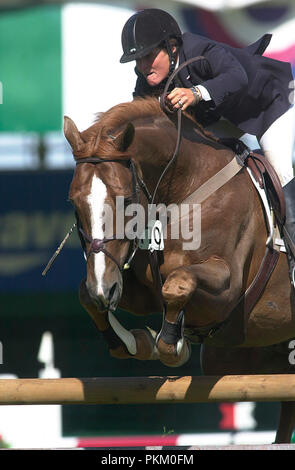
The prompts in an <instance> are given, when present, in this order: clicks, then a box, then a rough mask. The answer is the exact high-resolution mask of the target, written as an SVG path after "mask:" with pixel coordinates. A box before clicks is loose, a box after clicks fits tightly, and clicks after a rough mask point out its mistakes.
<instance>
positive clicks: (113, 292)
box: [64, 117, 134, 311]
mask: <svg viewBox="0 0 295 470" xmlns="http://www.w3.org/2000/svg"><path fill="white" fill-rule="evenodd" d="M96 127H97V126H96ZM92 131H94V129H92ZM64 132H65V136H66V138H67V140H68V142H69V143H70V145H71V147H72V150H73V155H74V158H75V160H76V164H77V166H76V169H75V173H74V177H73V181H72V184H71V187H70V192H69V199H70V200H71V202H72V203H73V205H74V207H75V211H76V216H77V222H78V228H79V236H80V239H81V242H82V246H83V249H84V255H85V257H86V259H87V280H86V287H87V290H88V293H89V295H90V296H91V298H92V299H93V301H94V302H95V303H96V304H97V306H98V307H99V309H100V310H101V311H104V310H111V311H112V310H115V309H116V307H117V305H118V302H119V300H120V297H121V294H122V287H123V286H122V269H123V267H124V263H125V260H126V258H127V255H128V252H129V247H130V240H128V239H126V237H125V234H124V232H123V234H122V235H120V233H117V232H118V230H117V231H116V226H117V229H118V225H119V220H118V219H119V217H118V214H117V212H116V200H117V198H119V200H120V201H121V203H122V204H123V208H124V205H125V204H126V202H127V201H129V200H130V198H131V197H132V193H131V191H132V185H133V182H132V177H133V174H132V171H130V159H129V156H128V154H127V149H128V147H129V146H130V144H131V142H132V140H133V135H134V128H133V126H132V125H131V124H128V125H127V126H126V127H125V128H124V129H123V130H121V131H120V132H118V133H117V135H116V136H113V135H111V134H109V133H107V132H104V129H100V130H99V132H98V133H97V134H96V133H93V132H91V131H90V132H84V133H80V132H79V131H78V129H77V127H76V125H75V123H74V122H73V121H72V120H71V119H70V118H69V117H65V123H64ZM110 154H111V155H112V159H111V160H110V159H108V158H107V155H110ZM81 163H83V165H82V164H81ZM123 224H124V221H123ZM119 231H120V230H119Z"/></svg>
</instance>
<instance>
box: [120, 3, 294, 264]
mask: <svg viewBox="0 0 295 470" xmlns="http://www.w3.org/2000/svg"><path fill="white" fill-rule="evenodd" d="M271 37H272V35H271V34H265V35H264V36H263V37H262V38H260V39H259V40H258V41H257V42H256V43H254V44H251V45H250V46H248V47H246V48H244V49H237V48H233V47H230V46H228V45H226V44H222V43H218V42H216V41H213V40H210V39H207V38H205V37H202V36H199V35H197V34H192V33H184V34H182V33H181V30H180V28H179V25H178V24H177V22H176V21H175V19H174V18H173V17H172V16H171V15H170V14H168V13H167V12H165V11H163V10H160V9H154V8H152V9H145V10H142V11H139V12H137V13H135V14H134V15H132V16H131V18H129V20H128V21H127V22H126V24H125V26H124V28H123V31H122V47H123V52H124V53H123V55H122V57H121V59H120V62H121V63H125V62H130V61H133V60H135V61H136V68H135V72H136V74H137V81H136V86H135V91H134V94H133V95H134V97H137V96H147V95H153V96H157V97H159V96H160V95H161V94H162V92H163V90H164V87H165V84H166V82H167V79H168V78H169V76H170V75H171V74H172V72H173V71H174V69H175V68H176V67H178V65H181V63H183V62H184V61H186V60H188V59H190V58H193V57H196V56H203V57H205V59H202V60H198V61H196V62H193V63H192V64H191V65H189V66H188V67H184V68H183V69H182V70H181V71H180V72H179V74H178V75H177V76H176V78H175V79H174V80H173V82H172V83H173V86H172V88H170V90H169V94H168V96H167V97H166V102H167V105H169V106H170V107H171V108H172V109H174V110H177V109H179V108H182V109H183V110H185V109H186V108H188V107H189V109H190V110H191V111H192V112H193V113H194V114H195V116H196V118H197V120H198V122H200V123H201V124H203V126H204V127H206V126H208V125H210V124H212V123H214V122H217V121H218V120H219V119H220V118H221V117H222V118H225V119H226V120H228V121H229V122H230V123H232V124H233V125H234V126H236V127H237V128H239V129H240V130H241V131H242V133H245V134H252V135H254V136H256V137H257V140H258V142H259V144H260V146H261V148H262V150H263V152H264V155H265V156H266V157H267V158H268V160H269V161H270V162H271V164H272V165H273V167H274V168H275V170H276V172H277V174H278V176H279V178H280V181H281V184H282V186H283V192H284V195H285V200H286V222H285V231H286V232H287V235H286V236H287V240H288V238H290V240H288V241H289V245H291V249H292V251H293V254H294V257H295V178H294V174H293V166H292V156H293V133H294V124H295V120H294V115H295V114H294V110H295V108H294V106H293V102H292V96H293V93H292V90H293V88H294V86H293V83H294V81H293V76H292V70H291V66H290V64H288V63H285V62H280V61H277V60H273V59H270V58H266V57H263V56H262V54H263V53H264V51H265V49H266V48H267V46H268V44H269V42H270V40H271ZM293 244H294V246H292V245H293Z"/></svg>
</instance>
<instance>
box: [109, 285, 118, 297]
mask: <svg viewBox="0 0 295 470" xmlns="http://www.w3.org/2000/svg"><path fill="white" fill-rule="evenodd" d="M116 288H117V283H116V282H115V284H113V285H112V287H111V288H110V292H109V300H111V299H112V297H113V295H114V293H115V290H116Z"/></svg>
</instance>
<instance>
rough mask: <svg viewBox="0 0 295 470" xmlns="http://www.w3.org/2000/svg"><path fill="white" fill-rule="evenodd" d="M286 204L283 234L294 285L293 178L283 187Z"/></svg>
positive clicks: (294, 190) (294, 224) (294, 191)
mask: <svg viewBox="0 0 295 470" xmlns="http://www.w3.org/2000/svg"><path fill="white" fill-rule="evenodd" d="M283 192H284V196H285V202H286V221H285V224H284V227H283V234H284V239H285V242H286V244H287V245H288V247H286V248H287V253H288V259H289V267H290V277H291V280H292V283H293V285H295V178H293V179H292V180H291V181H289V183H288V184H286V186H284V187H283ZM288 248H289V249H288Z"/></svg>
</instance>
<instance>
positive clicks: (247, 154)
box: [219, 138, 286, 229]
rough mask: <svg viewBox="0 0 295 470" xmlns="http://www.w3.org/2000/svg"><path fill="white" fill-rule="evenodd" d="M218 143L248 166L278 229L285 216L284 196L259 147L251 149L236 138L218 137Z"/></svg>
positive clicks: (274, 172)
mask: <svg viewBox="0 0 295 470" xmlns="http://www.w3.org/2000/svg"><path fill="white" fill-rule="evenodd" d="M219 141H220V143H222V144H223V145H225V146H227V147H229V148H230V149H231V150H232V151H233V152H235V154H236V156H237V159H238V160H240V162H241V164H242V165H243V166H245V167H246V168H248V169H249V170H250V172H251V174H252V176H253V178H254V180H255V181H256V183H257V185H258V186H259V187H260V188H261V189H262V190H264V191H265V193H266V196H267V199H268V201H269V204H270V206H271V208H272V210H273V213H274V216H275V219H276V222H277V224H278V226H279V229H281V227H282V226H283V225H284V222H285V218H286V205H285V198H284V193H283V189H282V185H281V182H280V180H279V177H278V175H277V173H276V171H275V170H274V168H273V166H272V165H271V163H269V161H268V160H267V159H266V158H265V157H264V155H263V153H262V152H261V150H260V149H257V150H254V151H251V150H250V149H249V148H248V147H247V145H246V144H244V142H242V141H241V140H239V139H236V138H223V139H219Z"/></svg>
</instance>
